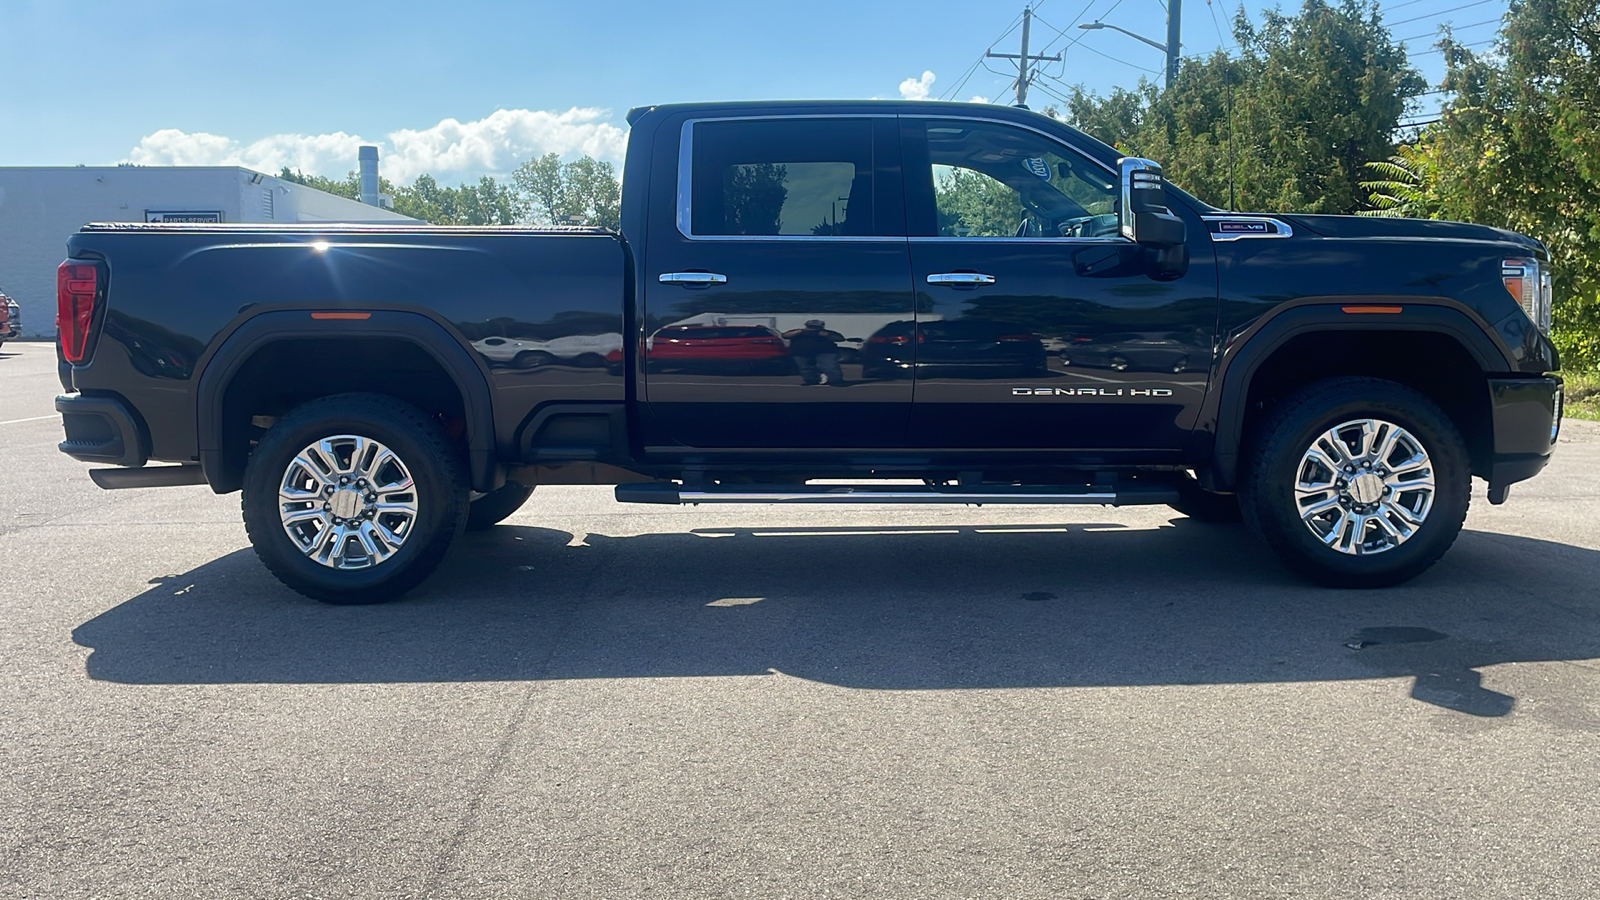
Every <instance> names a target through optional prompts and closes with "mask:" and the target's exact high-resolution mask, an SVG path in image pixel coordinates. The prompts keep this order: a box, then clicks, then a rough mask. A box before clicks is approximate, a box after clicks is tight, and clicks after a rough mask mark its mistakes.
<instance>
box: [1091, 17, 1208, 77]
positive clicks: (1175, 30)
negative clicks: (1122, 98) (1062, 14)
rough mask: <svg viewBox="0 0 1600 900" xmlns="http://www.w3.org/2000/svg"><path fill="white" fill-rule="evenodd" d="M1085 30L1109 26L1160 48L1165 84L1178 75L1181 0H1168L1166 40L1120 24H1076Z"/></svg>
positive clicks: (1181, 20) (1180, 45)
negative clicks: (1163, 63)
mask: <svg viewBox="0 0 1600 900" xmlns="http://www.w3.org/2000/svg"><path fill="white" fill-rule="evenodd" d="M1078 27H1079V28H1083V29H1086V30H1090V31H1093V30H1096V29H1100V28H1109V29H1111V30H1112V31H1120V32H1122V33H1123V34H1125V35H1127V36H1128V37H1131V38H1133V39H1134V40H1136V41H1142V42H1144V43H1146V44H1149V45H1150V46H1152V47H1154V48H1156V49H1157V50H1160V51H1161V52H1162V53H1163V54H1165V55H1166V57H1167V86H1168V87H1171V86H1172V82H1173V80H1174V79H1176V78H1177V77H1178V58H1179V57H1180V56H1181V55H1182V54H1183V35H1182V34H1181V32H1182V31H1183V0H1168V3H1167V42H1166V43H1165V44H1163V43H1161V42H1160V41H1152V40H1150V39H1149V38H1147V37H1145V36H1144V35H1142V34H1135V33H1133V32H1131V31H1129V30H1128V29H1126V28H1123V27H1122V26H1121V25H1108V24H1106V23H1105V22H1085V23H1083V24H1082V25H1079V26H1078Z"/></svg>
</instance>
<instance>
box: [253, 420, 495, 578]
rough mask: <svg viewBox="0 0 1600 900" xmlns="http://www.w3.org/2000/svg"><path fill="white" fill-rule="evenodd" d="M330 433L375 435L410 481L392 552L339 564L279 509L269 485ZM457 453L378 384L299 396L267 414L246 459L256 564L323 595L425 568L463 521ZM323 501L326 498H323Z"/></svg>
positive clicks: (462, 466) (274, 486) (463, 488)
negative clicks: (320, 558) (328, 561)
mask: <svg viewBox="0 0 1600 900" xmlns="http://www.w3.org/2000/svg"><path fill="white" fill-rule="evenodd" d="M334 435H359V436H361V437H364V438H368V439H371V440H375V441H377V442H379V443H381V444H383V445H385V446H387V447H388V448H389V449H391V450H392V451H393V452H394V453H395V455H396V456H398V457H399V458H400V460H401V461H403V464H404V466H405V468H406V469H407V470H408V471H409V473H410V475H411V479H412V481H413V482H414V484H415V488H416V489H415V493H414V496H415V500H416V507H417V509H416V516H415V518H413V519H412V520H411V521H410V523H409V525H408V526H407V530H406V531H405V537H404V539H403V540H402V541H401V542H400V545H399V547H398V548H397V549H394V550H393V551H392V555H390V556H388V557H387V558H384V559H381V560H380V561H378V562H376V563H372V564H369V565H368V566H367V567H365V568H355V569H341V568H334V567H331V566H328V565H324V564H322V563H319V562H317V561H315V560H313V559H311V558H309V557H308V556H307V552H306V551H302V549H301V548H300V547H299V546H298V545H297V544H296V543H295V542H294V541H293V540H291V538H290V537H289V535H288V533H287V532H286V530H285V527H284V524H283V521H282V519H281V517H280V515H279V498H278V490H279V487H280V485H281V484H282V482H283V481H284V479H285V478H286V475H287V472H288V470H289V466H290V465H291V462H292V461H293V460H294V459H295V457H296V456H297V455H298V454H299V453H300V452H301V451H302V450H303V449H305V448H307V447H309V446H311V445H312V444H313V443H316V442H317V441H319V440H321V439H323V438H326V437H331V436H334ZM467 498H468V493H467V473H466V463H465V459H464V454H462V453H461V452H460V450H459V449H458V448H456V447H455V446H453V445H451V443H450V441H449V439H448V438H446V437H445V433H444V429H442V428H441V427H440V426H439V423H438V422H437V421H435V420H434V419H433V418H431V417H430V416H428V415H427V414H425V413H423V412H422V410H420V409H417V408H416V407H415V406H412V405H411V404H409V403H405V402H403V401H401V400H397V399H395V398H393V397H389V396H385V395H382V394H337V395H334V396H331V397H323V398H320V399H317V400H312V401H309V402H307V403H304V404H302V405H300V406H298V407H296V408H295V409H294V410H292V411H291V412H290V413H289V414H288V415H286V416H283V417H282V418H280V419H279V420H278V421H277V422H276V423H274V424H273V426H272V428H271V429H269V430H268V431H267V433H266V435H265V436H264V437H263V438H262V439H261V442H260V444H258V445H257V446H256V449H255V452H254V453H252V454H251V455H250V462H249V465H248V466H247V467H246V469H245V478H244V496H243V501H242V505H243V511H244V524H245V531H246V532H247V533H248V534H249V536H250V543H251V545H252V546H253V547H254V548H255V551H256V555H257V556H258V557H260V559H261V562H262V564H263V565H265V566H266V567H267V570H268V571H270V572H271V573H272V574H273V575H274V576H276V577H277V579H278V580H279V581H281V582H283V583H284V584H285V585H287V586H288V587H290V588H291V589H293V590H295V591H298V592H299V593H301V594H304V595H305V596H307V597H311V598H313V599H316V600H321V601H323V602H324V603H336V604H358V603H383V602H386V601H389V600H394V599H397V598H399V597H400V596H401V595H402V594H404V593H405V592H406V591H408V590H410V589H411V588H413V587H416V586H417V584H419V583H420V582H421V581H422V580H423V579H424V578H426V577H428V575H429V574H431V573H432V572H433V570H434V569H435V568H436V567H438V565H439V563H440V561H442V560H443V559H444V556H445V553H446V551H448V550H449V549H450V544H451V542H452V541H454V540H455V538H456V537H457V536H458V535H459V534H460V533H461V531H462V529H463V528H464V527H465V525H466V522H467ZM324 508H326V507H324Z"/></svg>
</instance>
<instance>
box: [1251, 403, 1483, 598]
mask: <svg viewBox="0 0 1600 900" xmlns="http://www.w3.org/2000/svg"><path fill="white" fill-rule="evenodd" d="M1365 418H1372V419H1379V420H1383V421H1387V422H1391V423H1393V424H1395V425H1398V426H1399V427H1400V428H1403V429H1405V430H1406V431H1408V432H1410V433H1411V435H1412V436H1413V437H1414V438H1415V440H1416V441H1417V442H1418V444H1420V447H1421V449H1422V450H1423V451H1424V452H1426V454H1427V456H1428V460H1429V463H1430V468H1431V470H1432V475H1433V479H1434V489H1433V498H1432V506H1431V508H1429V509H1428V510H1427V514H1426V516H1425V517H1424V518H1423V521H1422V523H1421V524H1420V525H1417V526H1415V528H1414V532H1413V533H1412V534H1411V535H1410V537H1409V538H1407V539H1405V540H1404V541H1403V542H1400V543H1399V544H1398V545H1395V546H1391V547H1389V548H1388V549H1384V550H1382V551H1381V552H1372V553H1365V554H1352V553H1345V552H1341V551H1340V550H1337V549H1334V548H1332V547H1330V546H1328V545H1325V544H1324V543H1323V542H1322V541H1321V540H1319V539H1318V536H1317V535H1316V534H1314V533H1313V532H1312V529H1311V528H1309V527H1308V526H1307V524H1306V523H1305V522H1303V521H1302V520H1301V518H1300V512H1299V508H1298V506H1297V504H1296V501H1295V499H1294V498H1295V493H1294V490H1295V489H1294V485H1295V483H1296V481H1297V480H1298V479H1299V478H1300V477H1301V465H1302V455H1303V454H1305V453H1306V452H1307V451H1308V450H1309V449H1310V448H1311V446H1312V443H1313V441H1314V440H1315V439H1316V438H1317V436H1319V435H1321V434H1323V433H1325V432H1327V431H1328V430H1330V429H1332V428H1334V427H1336V426H1338V425H1340V424H1342V423H1345V422H1351V421H1353V420H1358V419H1365ZM1255 433H1256V435H1257V436H1258V437H1257V439H1256V441H1255V442H1254V446H1253V450H1252V452H1251V454H1250V455H1249V457H1248V459H1249V462H1248V464H1247V468H1246V469H1245V471H1244V473H1243V478H1242V484H1241V490H1240V508H1241V510H1242V512H1243V513H1244V519H1245V522H1246V524H1248V525H1249V526H1250V528H1251V529H1252V530H1253V531H1255V532H1256V533H1257V534H1259V535H1260V536H1261V537H1262V538H1263V539H1264V540H1265V541H1266V542H1267V544H1268V545H1269V546H1271V547H1272V549H1273V550H1274V551H1275V552H1276V553H1277V554H1278V556H1279V557H1280V558H1281V559H1282V560H1283V561H1284V563H1285V564H1286V565H1287V566H1288V567H1289V568H1290V569H1291V570H1293V571H1294V572H1296V573H1298V574H1301V575H1304V576H1306V577H1308V578H1310V579H1312V580H1314V581H1318V582H1321V583H1323V584H1326V585H1329V586H1331V587H1345V588H1374V587H1386V586H1389V585H1394V584H1399V583H1400V582H1403V581H1406V580H1408V579H1410V578H1413V577H1415V576H1416V575H1418V574H1420V573H1421V572H1423V571H1424V570H1425V569H1427V568H1428V567H1429V566H1431V565H1433V564H1434V563H1435V562H1436V561H1438V559H1439V557H1441V556H1443V555H1444V553H1445V551H1446V550H1448V549H1450V545H1451V544H1452V543H1454V542H1455V539H1456V535H1457V534H1459V533H1460V532H1461V526H1462V523H1463V522H1464V521H1465V520H1466V516H1467V505H1468V503H1469V502H1470V501H1471V487H1472V474H1471V468H1470V465H1469V462H1468V456H1467V447H1466V441H1464V440H1463V439H1462V437H1461V432H1460V431H1459V430H1458V429H1457V428H1456V426H1455V424H1454V423H1453V422H1451V421H1450V418H1449V417H1448V416H1446V415H1445V414H1444V412H1443V411H1442V410H1441V409H1439V407H1438V406H1437V405H1435V404H1434V403H1433V402H1432V401H1431V400H1429V399H1428V398H1427V397H1424V396H1423V395H1422V394H1419V393H1417V392H1416V391H1414V390H1412V389H1410V388H1408V387H1405V386H1404V385H1400V384H1396V383H1394V382H1392V381H1384V380H1381V379H1377V378H1354V377H1346V378H1330V379H1327V380H1325V381H1319V382H1316V383H1315V384H1312V385H1309V386H1307V387H1306V388H1304V389H1303V390H1301V391H1299V392H1297V393H1296V394H1294V395H1293V396H1291V397H1289V398H1288V399H1287V400H1285V401H1283V402H1282V403H1280V404H1278V405H1277V407H1276V408H1275V409H1274V410H1272V412H1271V413H1270V414H1269V415H1268V417H1267V419H1266V420H1265V421H1264V422H1263V423H1262V424H1261V427H1260V428H1258V429H1256V432H1255ZM1358 474H1359V471H1358ZM1351 490H1352V491H1353V490H1355V488H1354V487H1352V488H1351ZM1390 521H1393V520H1390ZM1333 530H1334V529H1331V528H1330V529H1329V531H1330V533H1331V532H1332V531H1333ZM1340 530H1341V531H1342V530H1343V528H1342V526H1340ZM1363 533H1365V532H1363ZM1352 543H1354V542H1353V541H1352Z"/></svg>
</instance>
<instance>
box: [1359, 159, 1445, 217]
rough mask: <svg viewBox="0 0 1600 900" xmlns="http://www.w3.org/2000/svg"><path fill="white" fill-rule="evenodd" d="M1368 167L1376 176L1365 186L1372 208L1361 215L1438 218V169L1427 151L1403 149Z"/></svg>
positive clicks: (1364, 183)
mask: <svg viewBox="0 0 1600 900" xmlns="http://www.w3.org/2000/svg"><path fill="white" fill-rule="evenodd" d="M1366 168H1367V171H1368V172H1370V173H1371V174H1372V175H1373V176H1374V177H1373V179H1372V180H1370V181H1363V182H1361V186H1362V187H1363V188H1365V189H1366V191H1367V202H1368V203H1370V204H1371V205H1372V208H1371V209H1363V210H1359V211H1358V212H1357V213H1356V214H1357V215H1361V216H1410V217H1413V218H1424V219H1426V218H1437V215H1436V214H1437V213H1438V212H1439V205H1438V203H1436V202H1435V201H1434V199H1433V198H1434V194H1435V192H1436V191H1437V185H1436V184H1435V182H1436V179H1437V169H1436V167H1435V166H1434V164H1433V158H1432V156H1431V155H1430V154H1429V153H1428V151H1427V150H1426V149H1425V148H1423V147H1421V146H1418V145H1405V146H1401V147H1399V148H1397V149H1396V150H1395V155H1394V156H1391V157H1389V158H1388V159H1386V160H1379V161H1377V162H1369V163H1367V164H1366Z"/></svg>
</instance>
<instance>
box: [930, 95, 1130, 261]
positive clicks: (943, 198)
mask: <svg viewBox="0 0 1600 900" xmlns="http://www.w3.org/2000/svg"><path fill="white" fill-rule="evenodd" d="M926 128H927V131H926V133H927V140H928V161H929V171H928V172H927V173H926V174H925V175H919V176H918V177H926V178H928V179H929V180H930V181H931V183H932V189H933V202H934V212H935V228H936V229H937V231H936V233H937V234H939V235H941V236H944V237H971V238H995V237H1039V238H1047V237H1111V236H1115V235H1116V234H1117V216H1116V212H1117V210H1116V200H1117V182H1116V177H1115V176H1114V175H1113V174H1112V173H1111V172H1110V171H1108V170H1106V169H1105V168H1104V167H1102V166H1100V165H1098V164H1096V163H1094V162H1092V161H1091V160H1089V159H1088V158H1086V157H1084V156H1082V155H1080V154H1078V153H1076V152H1074V151H1073V150H1071V149H1070V148H1068V147H1066V146H1064V145H1062V144H1060V143H1057V142H1056V141H1055V140H1053V139H1051V138H1048V137H1045V136H1044V135H1042V134H1037V133H1035V132H1032V131H1027V130H1025V129H1021V128H1012V127H1010V126H1006V125H998V124H993V123H987V122H959V121H948V120H932V121H930V122H928V124H927V126H926Z"/></svg>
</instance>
